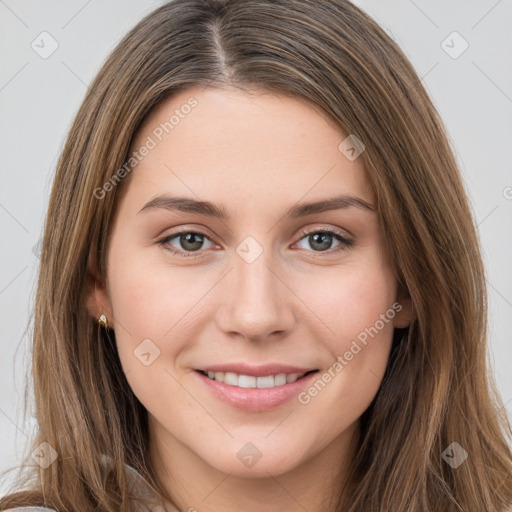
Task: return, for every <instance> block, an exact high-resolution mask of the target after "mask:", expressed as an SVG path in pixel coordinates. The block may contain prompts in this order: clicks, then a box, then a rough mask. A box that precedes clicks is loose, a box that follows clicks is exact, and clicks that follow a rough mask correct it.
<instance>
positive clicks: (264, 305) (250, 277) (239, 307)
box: [221, 243, 294, 339]
mask: <svg viewBox="0 0 512 512" xmlns="http://www.w3.org/2000/svg"><path fill="white" fill-rule="evenodd" d="M245 248H247V246H245ZM243 249H244V245H243V243H242V244H240V246H239V248H238V249H237V252H238V253H239V254H236V255H234V265H233V266H234V268H233V270H232V272H230V274H229V276H228V280H229V282H230V286H229V292H228V293H229V295H230V296H229V297H228V298H226V301H225V304H226V307H225V310H224V312H223V315H222V325H221V328H222V329H223V330H224V331H225V332H238V333H239V334H241V335H243V336H244V337H247V338H252V339H256V338H261V337H264V336H268V335H270V334H272V333H274V332H283V331H287V330H289V329H291V327H292V325H293V322H294V315H293V311H292V303H291V301H290V297H289V293H290V291H289V290H288V288H287V287H286V286H285V285H284V284H283V282H282V281H281V280H280V279H279V278H278V277H277V276H276V274H278V272H276V271H275V270H274V269H273V267H276V265H275V264H274V263H273V261H272V256H271V252H270V251H263V252H261V253H260V254H259V255H257V256H256V257H254V252H253V253H252V256H253V257H254V259H253V258H248V257H246V255H247V254H248V252H245V253H244V252H243ZM251 250H252V251H254V247H252V248H250V250H249V253H250V251H251ZM240 251H241V255H240ZM271 269H272V270H271Z"/></svg>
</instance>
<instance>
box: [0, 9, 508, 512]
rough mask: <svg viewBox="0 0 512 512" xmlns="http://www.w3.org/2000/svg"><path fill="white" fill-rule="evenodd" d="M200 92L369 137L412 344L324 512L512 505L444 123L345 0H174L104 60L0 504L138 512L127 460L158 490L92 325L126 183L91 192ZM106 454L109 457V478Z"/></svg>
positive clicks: (80, 123)
mask: <svg viewBox="0 0 512 512" xmlns="http://www.w3.org/2000/svg"><path fill="white" fill-rule="evenodd" d="M192 85H200V86H204V87H225V86H236V87H239V88H242V89H247V90H248V89H249V88H252V87H253V86H255V87H258V88H263V89H265V90H267V91H270V92H276V93H285V94H291V95H294V96H297V97H301V98H305V99H307V100H309V101H310V102H312V103H314V104H316V105H318V106H320V107H321V108H322V109H323V110H324V111H325V112H327V113H328V114H329V115H330V116H331V118H332V119H333V120H334V121H335V122H336V123H337V124H338V125H339V126H340V127H341V128H342V129H343V130H344V131H345V132H347V133H349V134H355V135H356V136H357V137H358V138H359V139H360V140H361V141H363V143H364V145H365V151H364V152H363V153H362V155H361V158H363V161H364V164H365V167H366V169H367V171H368V175H369V177H370V180H371V182H372V184H373V187H374V190H375V193H376V196H377V207H378V213H379V216H380V221H381V225H382V228H383V230H384V235H385V239H386V240H387V244H388V250H389V254H390V257H391V261H392V264H393V267H394V270H395V273H396V276H397V278H398V281H399V283H400V287H401V293H402V294H404V295H405V296H408V297H410V298H411V299H412V303H413V305H414V312H415V315H414V318H413V321H412V323H411V325H410V327H409V328H408V331H407V332H406V334H407V335H406V336H395V337H394V341H393V347H392V351H391V354H390V358H389V362H388V367H387V369H386V374H385V376H384V379H383V382H382V385H381V387H380V389H379V391H378V393H377V395H376V397H375V398H374V400H373V402H372V403H371V405H370V407H369V408H368V409H367V410H366V411H365V413H364V414H363V416H362V418H361V427H362V432H361V433H362V435H361V440H360V446H359V447H358V450H357V456H356V459H355V460H354V464H353V468H352V472H351V475H350V482H349V484H347V486H346V487H345V489H344V491H343V495H342V496H339V498H338V503H337V505H336V510H338V511H341V510H343V511H344V512H383V511H394V512H419V511H422V512H423V511H424V512H444V511H466V512H467V511H471V512H473V511H486V512H505V510H507V509H508V507H511V506H512V453H511V447H510V438H511V437H512V431H511V427H510V423H509V419H508V418H507V415H506V412H505V408H504V406H503V403H502V401H501V399H500V396H499V394H498V392H497V388H496V384H495V382H494V380H493V376H492V373H491V371H490V369H489V368H488V366H487V364H488V363H487V333H486V329H487V310H486V307H487V298H486V284H485V278H484V269H483V265H482V259H481V255H480V249H479V242H478V239H477V235H476V230H475V227H474V219H473V215H472V211H471V209H470V207H469V205H468V200H467V196H466V192H465V189H464V186H463V183H462V181H461V177H460V174H459V170H458V168H457V164H456V162H455V159H454V156H453V153H452V149H451V147H450V145H449V142H448V140H447V135H446V132H445V127H444V125H443V123H442V121H441V119H440V118H439V115H438V113H437V111H436V109H435V108H434V106H433V104H432V102H431V100H430V99H429V96H428V95H427V93H426V91H425V89H424V87H423V85H422V84H421V81H420V79H419V78H418V76H417V74H416V72H415V71H414V69H413V67H412V65H411V64H410V63H409V61H408V59H407V58H406V56H405V55H404V53H403V52H402V51H401V50H400V48H399V47H398V46H397V44H396V43H395V42H394V41H393V40H392V39H391V38H390V37H389V36H388V35H387V33H386V32H385V31H384V30H383V29H382V28H380V27H379V26H378V25H377V23H375V22H374V21H373V20H372V19H371V18H370V17H369V16H368V15H367V14H365V13H364V12H363V11H362V10H360V9H359V8H357V7H356V6H354V5H353V4H351V3H350V2H349V1H347V0H321V1H320V0H318V1H317V0H315V1H313V0H309V1H308V0H243V1H236V0H175V1H172V2H169V3H167V4H165V5H163V6H161V7H159V8H158V9H156V10H155V11H153V12H152V13H151V14H149V15H148V16H146V17H145V18H144V19H143V20H142V21H140V22H139V23H138V24H137V25H136V26H135V27H134V28H133V29H132V30H131V31H130V32H129V33H128V34H127V35H126V37H124V39H123V40H122V41H121V43H120V44H119V45H118V46H117V47H116V48H115V49H114V51H113V52H112V53H111V55H110V56H109V58H108V60H107V61H106V63H105V64H104V66H103V67H102V68H101V70H100V72H99V73H98V75H97V76H96V78H95V79H94V81H93V83H92V84H91V86H90V88H89V91H88V93H87V94H86V97H85V99H84V101H83V103H82V105H81V107H80V109H79V111H78V113H77V115H76V118H75V120H74V123H73V125H72V127H71V129H70V132H69V135H68V137H67V141H66V143H65V146H64V149H63V151H62V154H61V156H60V159H59V161H58V164H57V169H56V175H55V180H54V183H53V188H52V192H51V197H50V202H49V208H48V214H47V217H46V222H45V232H44V239H43V243H42V255H41V267H40V274H39V280H38V288H37V297H36V304H35V315H34V332H33V362H32V365H33V366H32V377H33V385H34V394H35V417H36V419H37V421H38V424H39V431H38V432H37V435H36V436H35V438H34V439H33V441H32V443H31V446H30V447H29V449H28V451H27V457H26V460H25V461H24V462H25V464H24V465H23V466H22V469H23V474H24V475H25V477H24V478H21V474H22V472H21V471H20V478H19V479H18V483H17V487H16V490H18V492H12V493H11V494H10V495H8V496H6V497H4V498H3V499H1V500H0V509H5V508H10V507H14V506H21V505H29V504H33V505H46V506H49V507H53V508H55V509H57V510H60V511H64V510H66V511H72V510H76V511H80V512H88V511H93V510H95V511H108V512H119V511H123V512H124V511H132V510H133V505H132V501H131V499H130V497H131V493H130V489H129V486H128V484H127V481H126V479H125V473H124V464H128V465H130V466H132V467H133V468H135V469H136V470H137V471H139V472H140V473H141V474H142V475H143V476H145V477H146V478H147V480H148V481H149V482H151V484H152V485H153V486H154V488H155V489H156V490H158V492H160V493H162V496H166V494H165V491H164V489H163V486H162V485H161V484H160V483H159V481H158V478H157V477H156V475H155V473H154V471H153V468H152V466H151V463H150V460H149V458H148V453H149V450H148V423H147V412H146V410H145V408H144V407H143V406H142V404H141V403H140V402H139V401H138V400H137V398H136V397H135V395H134V394H133V392H132V391H131V389H130V387H129V385H128V382H127V380H126V378H125V376H124V373H123V371H122V368H121V364H120V361H119V358H118V355H117V349H116V345H115V334H114V333H112V334H111V336H110V338H108V337H106V336H105V332H106V331H103V330H102V331H98V324H97V319H96V320H95V319H93V318H91V316H90V315H89V314H88V312H87V309H86V306H85V296H86V292H87V289H88V284H89V282H90V280H89V272H88V262H89V258H90V255H94V257H95V259H96V261H97V262H98V269H99V272H100V274H101V275H102V276H105V275H106V272H105V271H106V261H105V257H106V253H107V250H106V247H107V242H108V235H109V232H110V231H109V230H110V227H111V219H112V216H113V213H114V211H115V205H116V197H118V194H119V190H120V189H122V187H123V186H125V182H126V180H121V181H120V182H119V183H116V186H112V187H111V188H112V190H109V191H108V192H106V193H105V194H102V197H101V198H98V195H99V194H98V192H97V191H98V190H99V189H102V187H103V186H104V184H105V183H106V182H108V181H109V180H111V179H112V176H114V175H115V174H116V172H117V171H118V170H119V169H121V168H122V167H123V165H124V163H125V162H126V161H127V159H129V155H130V153H129V152H130V147H131V143H132V141H133V139H134V135H135V134H136V133H137V130H138V128H139V127H140V125H141V123H142V121H143V120H144V119H145V117H146V115H147V114H148V112H149V111H150V110H151V109H152V108H153V107H154V106H155V105H157V104H158V103H159V102H160V101H161V100H162V99H163V98H165V97H168V96H169V95H171V94H173V93H175V92H177V91H179V90H183V89H185V88H187V87H189V86H192ZM131 172H137V171H136V169H134V170H133V171H131ZM212 179H213V178H212ZM103 190H104V189H103ZM95 191H96V193H95ZM45 442H46V443H49V445H51V447H53V449H54V450H55V451H56V453H57V454H58V457H57V459H56V460H55V461H54V462H53V464H51V465H49V466H48V467H47V468H42V467H40V466H38V465H36V464H34V463H31V462H32V459H31V458H30V456H29V455H30V453H32V451H33V450H34V449H36V447H38V446H39V445H40V444H41V443H45ZM454 442H456V443H458V445H460V447H461V448H463V449H464V450H465V452H467V454H468V457H467V459H466V460H465V461H464V462H463V463H462V464H461V465H460V466H459V467H457V468H454V467H452V465H450V464H448V463H447V462H445V460H446V457H443V454H444V453H445V450H446V449H448V450H450V446H451V447H452V448H451V449H453V446H454V445H453V444H452V443H454ZM100 454H105V455H107V456H109V457H111V458H112V460H113V469H112V471H111V472H110V473H109V475H105V474H104V469H103V467H102V465H101V464H100V461H99V455H100ZM107 476H108V478H107ZM13 490H14V489H13Z"/></svg>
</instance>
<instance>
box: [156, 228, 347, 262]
mask: <svg viewBox="0 0 512 512" xmlns="http://www.w3.org/2000/svg"><path fill="white" fill-rule="evenodd" d="M173 240H176V242H175V243H178V244H179V246H180V247H178V248H176V246H175V245H173V243H172V242H173ZM205 240H208V241H209V242H210V243H211V244H212V246H213V247H214V246H215V244H214V243H213V242H212V241H211V240H210V238H209V237H208V236H207V235H205V234H204V233H201V232H198V231H191V230H183V231H180V232H177V233H172V234H170V235H168V236H166V237H165V238H163V239H162V240H159V241H158V243H159V244H160V245H162V246H163V247H164V249H166V250H167V251H169V252H171V253H173V254H175V255H177V256H179V257H185V258H197V257H200V256H201V255H202V251H201V249H208V247H203V244H204V242H205ZM303 240H304V241H305V242H306V243H307V244H309V245H310V247H312V248H313V249H314V250H313V252H320V253H321V252H327V251H328V253H329V254H331V253H333V252H338V251H342V250H346V249H348V248H349V247H351V246H352V245H354V242H353V241H352V240H350V239H348V238H347V237H346V236H344V235H343V234H342V233H340V232H338V231H335V230H331V229H318V228H317V229H315V230H310V231H307V232H306V233H305V234H304V236H302V238H301V239H300V240H299V242H297V243H298V244H300V243H301V242H302V241H303ZM334 241H336V242H338V245H335V246H334V247H337V248H336V249H334V250H329V249H331V248H332V243H333V242H334ZM212 246H210V247H209V248H212ZM299 248H300V249H304V248H305V247H299ZM310 252H311V251H310Z"/></svg>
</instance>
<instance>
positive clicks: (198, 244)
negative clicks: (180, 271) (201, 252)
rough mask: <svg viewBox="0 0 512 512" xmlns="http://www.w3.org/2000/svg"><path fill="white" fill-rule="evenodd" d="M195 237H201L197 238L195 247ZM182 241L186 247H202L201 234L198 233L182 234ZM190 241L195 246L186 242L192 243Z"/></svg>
mask: <svg viewBox="0 0 512 512" xmlns="http://www.w3.org/2000/svg"><path fill="white" fill-rule="evenodd" d="M195 237H199V238H198V239H197V240H196V244H195V247H194V239H195ZM180 242H181V244H182V246H183V247H184V248H185V249H187V250H191V251H195V250H197V249H200V248H201V244H202V240H201V235H199V234H198V233H186V234H185V235H181V240H180ZM190 243H191V244H192V246H193V247H187V245H186V244H190Z"/></svg>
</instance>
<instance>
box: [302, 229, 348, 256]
mask: <svg viewBox="0 0 512 512" xmlns="http://www.w3.org/2000/svg"><path fill="white" fill-rule="evenodd" d="M303 240H304V241H305V243H306V244H309V246H310V247H312V248H313V249H314V251H313V252H326V251H328V250H329V249H331V247H332V243H333V241H337V242H338V245H336V246H334V247H337V249H335V250H333V251H329V253H333V252H338V251H343V250H346V249H348V248H349V247H351V246H352V245H354V242H353V241H352V240H349V239H348V238H347V237H346V236H344V235H343V234H342V233H340V232H338V231H334V230H331V229H315V230H310V231H308V232H306V234H305V236H303V237H302V238H301V239H300V240H299V242H297V243H299V244H300V243H301V242H302V241H303ZM299 248H300V249H304V248H305V247H299Z"/></svg>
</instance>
